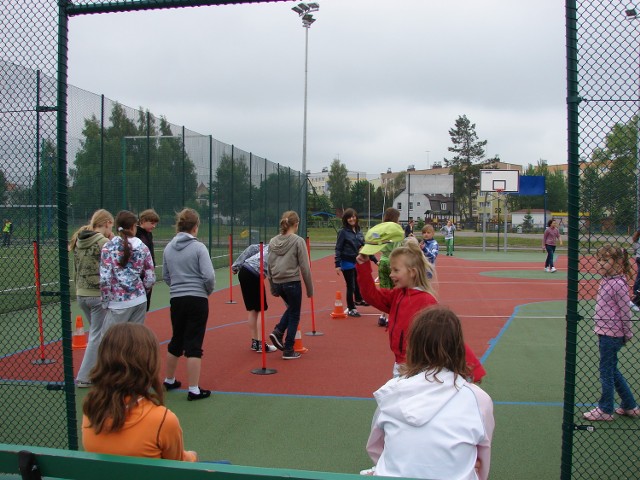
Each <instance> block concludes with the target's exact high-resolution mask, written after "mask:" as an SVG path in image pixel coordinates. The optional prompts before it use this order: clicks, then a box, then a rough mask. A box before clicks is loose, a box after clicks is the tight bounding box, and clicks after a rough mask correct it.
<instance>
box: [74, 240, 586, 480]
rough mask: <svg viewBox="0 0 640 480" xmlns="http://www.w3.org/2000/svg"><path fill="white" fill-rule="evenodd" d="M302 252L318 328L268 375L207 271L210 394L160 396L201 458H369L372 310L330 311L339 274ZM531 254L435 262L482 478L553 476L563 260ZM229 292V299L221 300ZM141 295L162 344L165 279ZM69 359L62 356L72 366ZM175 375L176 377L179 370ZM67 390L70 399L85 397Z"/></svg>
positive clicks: (377, 377)
mask: <svg viewBox="0 0 640 480" xmlns="http://www.w3.org/2000/svg"><path fill="white" fill-rule="evenodd" d="M313 256H314V258H315V260H314V262H313V264H312V270H313V276H314V285H315V288H316V292H315V296H314V307H315V308H314V314H315V325H316V330H317V331H319V332H322V333H323V335H321V336H320V335H318V336H307V335H303V338H302V341H303V343H304V346H305V347H307V348H308V349H309V352H308V353H306V354H305V355H304V356H303V358H302V359H300V360H299V361H295V362H291V361H283V360H282V359H281V358H280V354H279V353H278V352H276V353H272V354H268V355H267V356H266V367H267V368H273V369H276V370H277V373H275V374H273V375H256V374H253V373H252V372H251V371H252V370H253V369H258V370H260V369H261V368H262V367H263V364H262V357H261V355H258V354H256V353H255V352H252V351H251V350H250V349H249V345H250V337H249V333H248V327H247V325H246V316H245V311H244V306H243V304H242V299H241V296H240V290H239V287H237V286H236V287H234V288H233V290H231V291H230V290H229V289H228V288H226V286H227V284H228V278H229V275H228V270H226V269H220V270H218V271H217V276H218V287H219V289H218V291H217V292H216V293H215V294H214V295H213V296H212V297H211V300H210V302H211V318H210V324H209V330H208V332H207V337H206V340H205V346H204V350H205V356H204V363H203V375H202V380H201V384H202V386H204V387H205V388H211V389H213V390H214V395H213V397H212V398H211V399H208V400H204V401H199V402H187V399H186V393H185V391H178V392H171V393H169V394H167V404H168V406H169V408H171V409H172V410H174V411H175V412H176V413H177V414H178V416H179V418H180V420H181V423H182V426H183V429H184V433H185V442H186V446H187V448H189V449H194V450H196V451H198V452H199V454H200V455H201V458H203V459H210V460H216V459H224V460H229V461H231V462H232V463H234V464H240V465H251V466H263V467H282V468H296V469H304V470H318V471H329V472H348V473H353V472H357V471H359V470H360V469H362V468H366V467H369V466H370V460H369V459H368V457H367V455H366V453H365V450H364V446H365V443H366V440H367V436H368V433H369V426H370V422H371V417H372V415H373V412H374V409H375V402H374V400H373V398H372V392H373V391H374V390H376V389H377V388H378V387H379V386H381V385H382V384H384V383H385V381H386V380H387V379H388V378H389V377H390V375H391V368H392V365H393V356H392V354H391V352H390V350H389V347H388V342H387V334H386V332H385V331H384V329H383V328H380V327H378V326H377V318H378V312H377V311H376V310H375V309H373V308H372V307H365V308H360V311H361V313H362V314H363V315H362V317H361V318H347V319H343V320H334V319H331V318H330V316H329V314H330V312H331V311H332V310H333V307H334V298H335V292H336V291H344V281H343V279H342V277H341V276H338V275H336V273H335V270H334V269H333V258H332V255H331V252H329V251H314V252H313ZM543 261H544V255H543V254H542V253H538V252H523V253H506V254H505V253H498V252H484V253H483V252H481V251H477V252H456V255H455V256H453V257H446V256H440V258H439V259H438V264H437V273H438V278H437V282H438V297H439V301H440V303H442V304H445V305H448V306H450V307H451V308H452V309H453V310H454V311H455V312H456V313H458V315H459V316H460V317H461V319H462V322H463V326H464V330H465V336H466V341H467V343H469V345H470V346H471V347H472V348H473V349H474V350H475V352H476V353H477V355H478V356H479V357H481V358H482V361H483V363H484V365H485V367H486V369H487V372H488V374H487V376H486V377H485V380H484V381H483V384H482V387H483V388H484V389H485V390H486V391H487V392H488V393H489V394H490V395H491V396H492V398H493V400H494V402H495V417H496V431H495V437H494V441H493V457H492V469H491V478H494V479H512V478H519V479H527V478H531V479H534V478H535V479H539V478H554V477H557V476H558V475H559V469H560V443H561V419H562V395H563V369H564V363H563V362H564V338H565V335H564V330H565V322H564V310H565V303H564V298H565V296H566V273H565V272H566V258H563V257H562V256H561V257H560V258H559V260H558V262H557V265H558V272H557V273H554V274H550V273H546V272H544V271H543V269H542V267H543ZM234 281H235V278H234ZM230 297H232V298H233V301H234V302H237V303H233V304H232V303H228V302H229V300H230ZM153 299H154V305H153V308H152V309H153V312H151V313H150V314H149V316H148V319H147V325H149V326H150V327H151V328H152V329H153V330H154V331H155V332H156V334H157V335H158V338H159V340H160V342H161V344H162V345H163V346H164V348H163V351H166V350H164V349H165V348H166V343H167V342H168V340H169V337H170V324H169V314H168V309H167V308H166V305H168V295H167V292H166V286H164V285H162V284H159V285H157V286H156V288H155V289H154V296H153ZM267 300H268V303H269V310H268V311H267V312H266V319H267V321H266V324H267V332H269V331H270V329H271V328H273V325H274V324H275V323H276V321H277V318H278V317H279V314H281V313H282V311H283V306H282V302H281V300H280V299H278V298H273V297H270V296H269V297H268V299H267ZM301 330H302V332H303V333H305V332H309V331H311V330H312V323H311V305H310V301H309V300H305V301H304V302H303V316H302V321H301ZM81 356H82V352H74V364H75V365H76V368H77V365H79V362H80V360H81ZM177 377H178V378H179V379H181V380H184V379H185V378H186V372H185V370H184V365H181V366H180V369H179V370H178V374H177ZM77 391H78V395H79V399H78V400H79V401H78V405H80V404H81V399H82V396H83V395H84V393H85V391H84V390H77ZM596 393H597V392H594V398H595V395H596Z"/></svg>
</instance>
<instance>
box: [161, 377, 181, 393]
mask: <svg viewBox="0 0 640 480" xmlns="http://www.w3.org/2000/svg"><path fill="white" fill-rule="evenodd" d="M162 384H163V385H164V389H165V390H167V391H168V390H175V389H176V388H180V387H181V386H182V382H179V381H178V380H175V381H174V382H173V383H167V382H162Z"/></svg>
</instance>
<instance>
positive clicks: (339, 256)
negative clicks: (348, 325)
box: [335, 208, 368, 317]
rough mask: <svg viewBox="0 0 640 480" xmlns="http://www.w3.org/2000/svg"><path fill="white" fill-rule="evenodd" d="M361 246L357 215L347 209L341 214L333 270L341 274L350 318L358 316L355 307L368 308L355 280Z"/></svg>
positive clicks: (352, 210)
mask: <svg viewBox="0 0 640 480" xmlns="http://www.w3.org/2000/svg"><path fill="white" fill-rule="evenodd" d="M363 245H364V235H362V232H361V231H360V225H359V224H358V214H357V213H356V211H355V210H354V209H353V208H347V209H346V210H345V211H344V213H343V214H342V229H341V230H340V231H339V232H338V238H337V240H336V257H335V268H336V273H337V274H338V275H340V273H342V276H343V277H344V282H345V284H346V286H347V315H348V316H350V317H359V316H360V313H359V312H358V310H357V309H356V306H363V307H366V306H368V304H367V303H366V302H365V301H364V300H362V295H360V289H359V288H358V282H357V280H356V257H357V256H358V251H359V250H360V248H361V247H362V246H363Z"/></svg>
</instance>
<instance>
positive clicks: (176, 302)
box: [162, 208, 216, 401]
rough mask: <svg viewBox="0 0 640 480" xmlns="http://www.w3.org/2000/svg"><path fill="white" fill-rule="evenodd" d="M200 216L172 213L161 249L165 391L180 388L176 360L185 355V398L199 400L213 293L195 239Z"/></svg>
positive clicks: (202, 249)
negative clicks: (166, 332)
mask: <svg viewBox="0 0 640 480" xmlns="http://www.w3.org/2000/svg"><path fill="white" fill-rule="evenodd" d="M199 228H200V216H199V215H198V212H196V211H195V210H193V209H192V208H185V209H183V210H182V211H180V212H179V213H178V215H177V216H176V232H177V233H176V236H175V237H173V239H172V240H171V241H170V242H169V244H168V245H167V246H166V248H165V249H164V253H163V256H162V278H163V279H164V281H165V283H166V284H167V286H168V287H169V295H170V300H169V302H170V305H171V306H170V313H171V331H172V333H171V340H170V341H169V345H168V347H167V363H166V378H165V379H164V387H165V388H166V389H167V390H174V389H177V388H180V385H182V384H181V382H179V381H178V380H176V368H177V367H178V359H179V358H180V357H181V356H182V355H184V356H185V357H186V358H187V381H188V382H189V391H188V393H187V400H190V401H191V400H202V399H204V398H208V397H209V396H210V395H211V390H205V389H204V388H200V371H201V369H202V355H203V350H202V344H203V342H204V335H205V333H206V330H207V320H208V319H209V295H211V294H212V293H213V289H214V287H215V283H216V275H215V271H214V269H213V264H212V263H211V257H210V256H209V251H208V250H207V247H206V246H205V245H204V243H202V242H201V241H199V240H198V238H197V237H198V230H199Z"/></svg>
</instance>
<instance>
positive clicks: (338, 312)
mask: <svg viewBox="0 0 640 480" xmlns="http://www.w3.org/2000/svg"><path fill="white" fill-rule="evenodd" d="M331 318H347V315H346V314H345V313H344V310H343V309H342V293H340V292H336V303H335V306H334V307H333V312H331Z"/></svg>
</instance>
